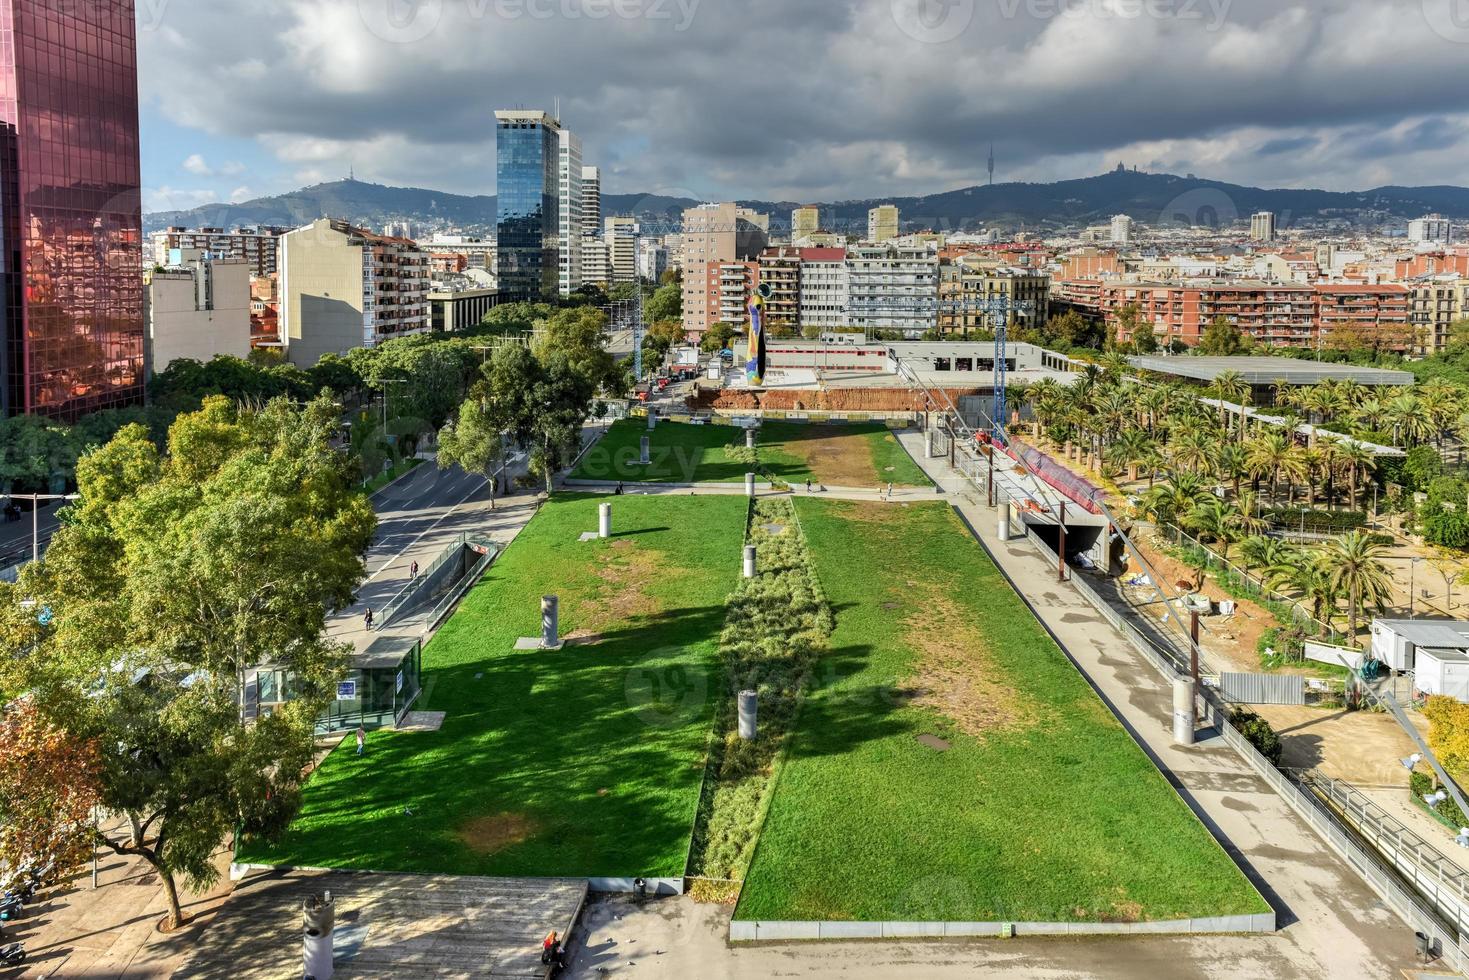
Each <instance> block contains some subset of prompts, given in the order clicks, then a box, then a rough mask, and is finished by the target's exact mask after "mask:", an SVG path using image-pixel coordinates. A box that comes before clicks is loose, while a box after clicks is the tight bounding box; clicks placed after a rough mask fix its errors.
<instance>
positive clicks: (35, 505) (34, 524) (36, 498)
mask: <svg viewBox="0 0 1469 980" xmlns="http://www.w3.org/2000/svg"><path fill="white" fill-rule="evenodd" d="M5 496H6V498H7V499H10V500H29V501H30V502H31V561H33V562H38V561H40V560H41V524H40V521H41V518H40V510H41V508H40V502H41V501H42V500H68V501H70V500H81V499H82V498H81V496H80V495H78V494H75V493H9V494H6V495H5Z"/></svg>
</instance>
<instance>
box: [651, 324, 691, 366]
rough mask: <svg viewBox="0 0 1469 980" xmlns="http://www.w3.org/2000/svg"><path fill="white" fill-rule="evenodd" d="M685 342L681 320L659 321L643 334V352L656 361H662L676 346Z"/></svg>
mask: <svg viewBox="0 0 1469 980" xmlns="http://www.w3.org/2000/svg"><path fill="white" fill-rule="evenodd" d="M683 340H684V332H683V323H682V322H681V321H679V320H657V321H654V323H653V325H652V326H650V327H649V328H648V331H647V333H645V334H643V351H644V353H645V354H646V355H648V356H651V358H652V359H653V360H654V361H660V362H661V361H662V360H663V358H665V357H667V356H668V352H669V351H670V350H672V349H673V346H674V345H675V344H681V343H683Z"/></svg>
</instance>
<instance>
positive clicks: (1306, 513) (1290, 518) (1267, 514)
mask: <svg viewBox="0 0 1469 980" xmlns="http://www.w3.org/2000/svg"><path fill="white" fill-rule="evenodd" d="M1260 514H1261V516H1262V517H1264V518H1266V519H1267V520H1269V521H1270V522H1271V523H1272V524H1275V525H1276V526H1278V527H1283V528H1285V529H1286V530H1288V531H1289V530H1294V529H1299V528H1300V527H1301V526H1302V523H1303V522H1304V524H1305V527H1306V530H1308V531H1316V532H1320V533H1339V532H1345V531H1355V530H1356V529H1358V528H1360V527H1362V526H1363V525H1364V524H1366V523H1367V515H1366V514H1364V513H1362V512H1361V511H1359V510H1314V509H1311V508H1307V507H1272V508H1269V509H1265V510H1261V511H1260Z"/></svg>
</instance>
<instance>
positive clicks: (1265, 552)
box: [1239, 534, 1300, 569]
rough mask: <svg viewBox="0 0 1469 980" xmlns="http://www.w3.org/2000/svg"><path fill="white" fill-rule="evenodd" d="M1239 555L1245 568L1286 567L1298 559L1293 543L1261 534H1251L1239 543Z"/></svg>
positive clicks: (1293, 564) (1292, 564) (1295, 562)
mask: <svg viewBox="0 0 1469 980" xmlns="http://www.w3.org/2000/svg"><path fill="white" fill-rule="evenodd" d="M1239 550H1240V557H1241V558H1242V559H1243V560H1244V563H1245V567H1246V568H1266V569H1268V568H1286V567H1293V566H1295V565H1296V564H1297V563H1298V562H1299V561H1300V555H1299V553H1298V552H1297V550H1296V548H1295V546H1294V545H1292V544H1290V543H1289V542H1286V541H1282V540H1281V539H1280V538H1271V537H1267V536H1265V535H1263V534H1252V535H1251V536H1250V537H1248V538H1245V540H1244V543H1243V544H1241V545H1240V548H1239Z"/></svg>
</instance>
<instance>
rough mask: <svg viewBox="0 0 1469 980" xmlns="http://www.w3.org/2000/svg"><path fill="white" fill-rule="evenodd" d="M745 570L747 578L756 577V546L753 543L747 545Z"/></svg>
mask: <svg viewBox="0 0 1469 980" xmlns="http://www.w3.org/2000/svg"><path fill="white" fill-rule="evenodd" d="M744 571H745V578H754V577H755V546H754V545H753V544H747V545H745V568H744Z"/></svg>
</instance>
